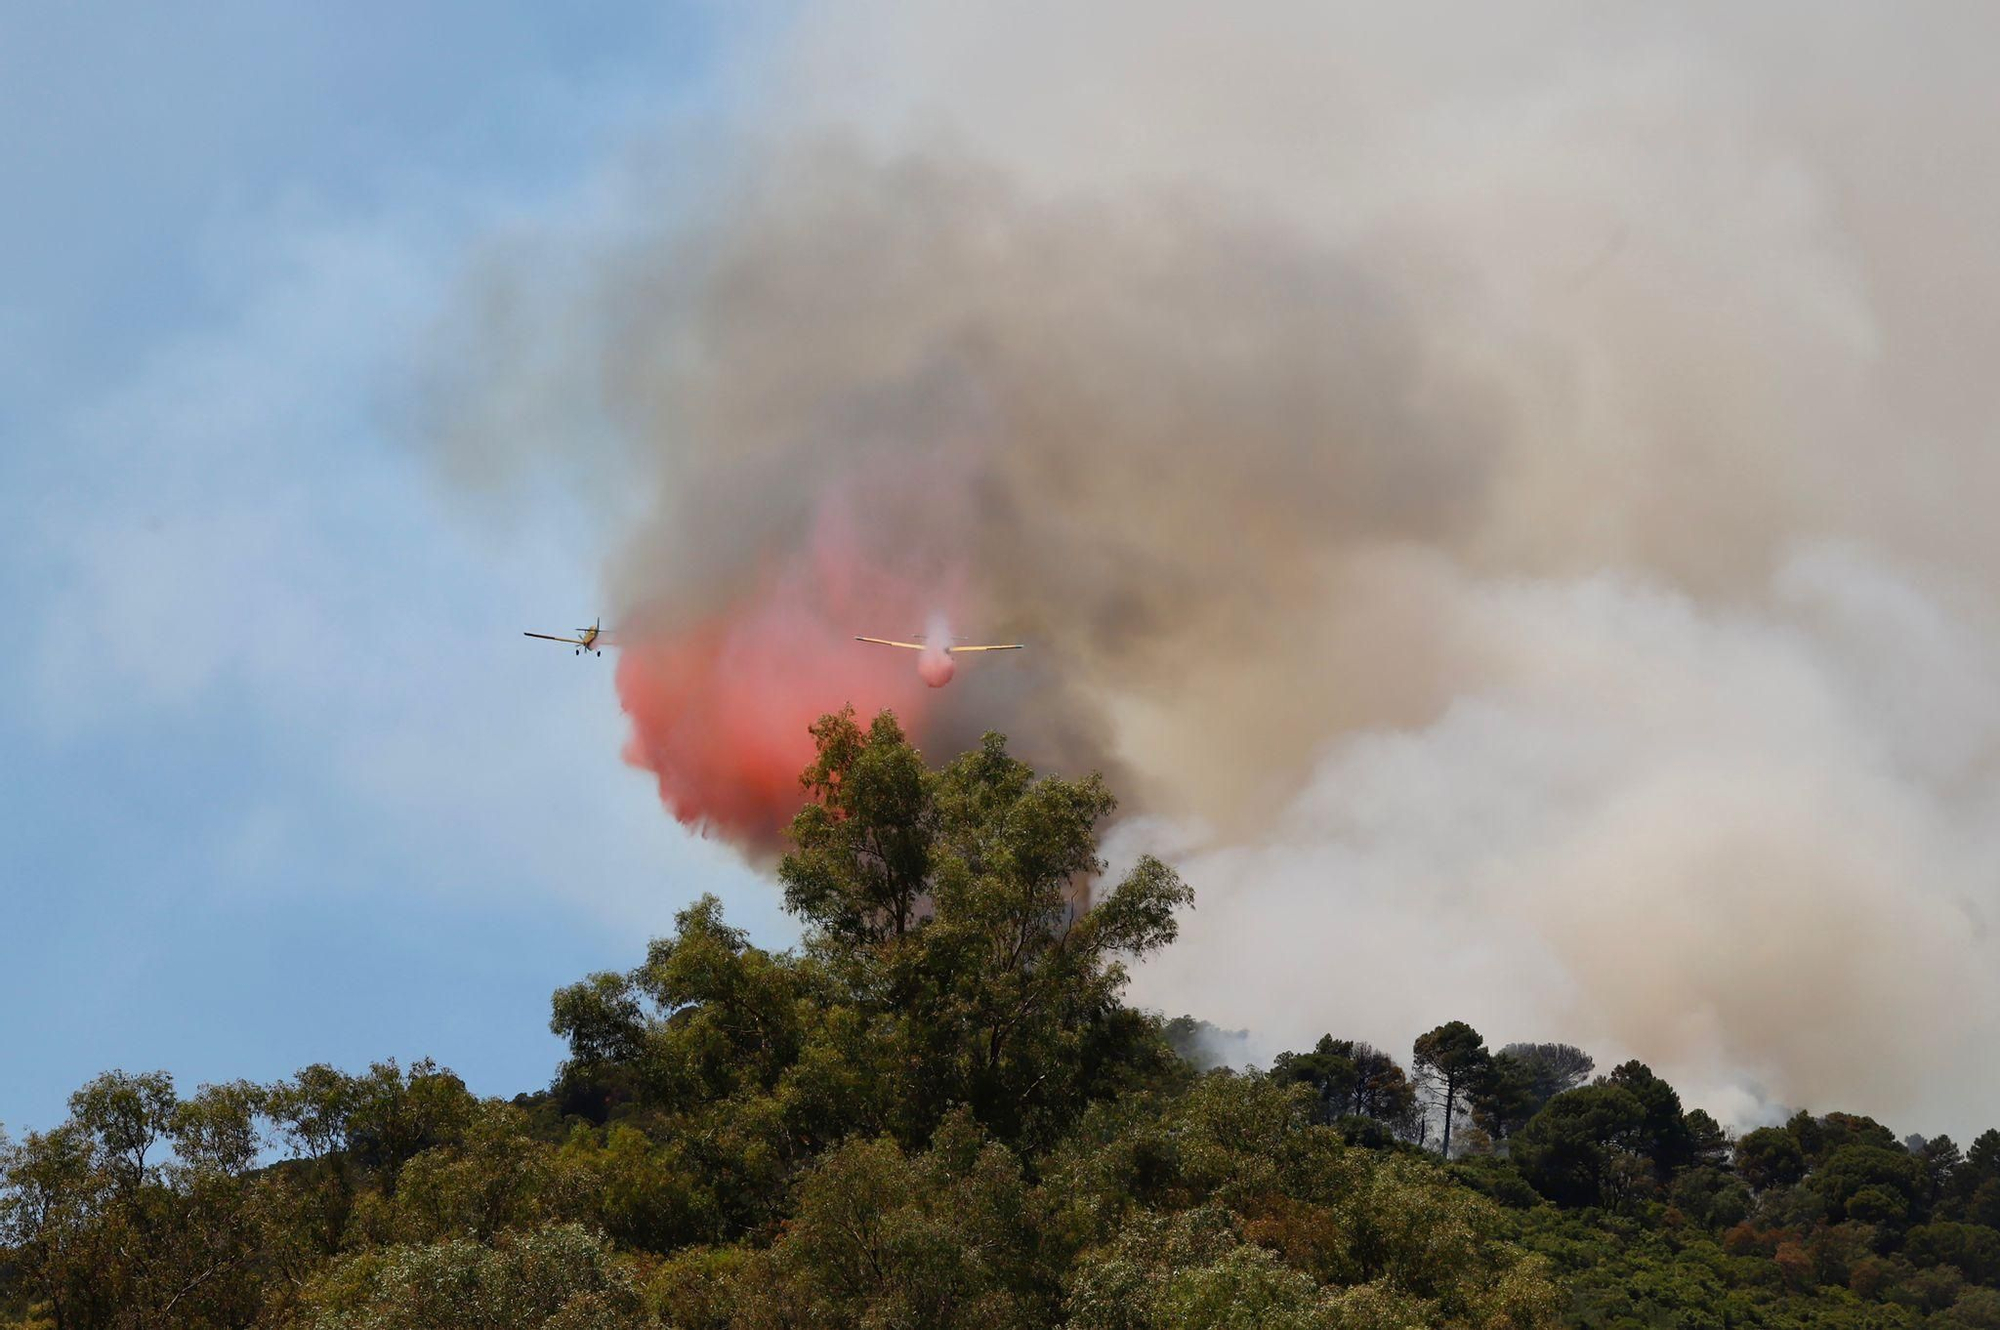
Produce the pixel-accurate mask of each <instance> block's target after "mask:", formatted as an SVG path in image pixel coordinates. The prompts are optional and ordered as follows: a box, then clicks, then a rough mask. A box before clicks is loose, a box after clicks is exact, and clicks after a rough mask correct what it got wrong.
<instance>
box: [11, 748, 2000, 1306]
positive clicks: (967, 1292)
mask: <svg viewBox="0 0 2000 1330" xmlns="http://www.w3.org/2000/svg"><path fill="white" fill-rule="evenodd" d="M813 733H814V737H815V739H816V741H817V745H818V748H817V757H816V759H815V761H814V763H813V765H812V766H811V767H810V768H809V769H808V770H807V771H806V772H805V774H804V776H803V779H802V787H801V788H802V792H803V794H804V795H805V796H806V803H805V807H804V808H803V810H802V811H801V812H800V814H799V816H798V818H797V819H796V820H795V821H794V823H793V825H792V840H793V851H792V853H791V854H790V855H788V856H787V857H786V858H785V860H784V861H783V863H782V865H781V867H780V869H779V878H780V881H781V882H782V884H783V886H784V890H785V895H786V901H787V904H788V905H789V906H790V908H791V909H792V910H793V911H794V912H795V913H796V914H797V915H798V916H799V918H800V919H801V920H802V921H803V923H804V924H805V926H806V936H805V941H804V943H803V944H802V945H801V946H800V947H799V948H798V949H797V950H795V951H790V952H779V953H774V952H769V951H766V950H763V949H761V948H758V947H756V946H754V945H752V943H751V941H750V939H749V938H748V936H747V935H746V934H744V933H743V932H742V931H741V930H740V929H737V928H735V927H734V926H732V925H731V924H729V923H728V922H727V920H726V919H725V918H724V915H723V911H722V907H721V905H720V903H719V902H717V901H715V900H714V899H712V898H707V897H704V898H702V899H699V900H697V901H695V902H693V903H692V904H690V905H689V906H687V908H685V909H683V910H682V911H681V912H680V913H679V915H678V916H676V919H675V926H674V929H673V931H672V932H671V933H670V934H669V935H668V936H666V937H663V938H659V939H655V940H654V941H653V942H652V943H651V944H650V945H649V946H648V947H647V948H646V950H645V953H644V956H643V959H641V960H640V963H639V964H637V965H635V966H634V967H633V968H632V969H630V970H629V971H623V972H618V971H605V972H601V973H597V974H592V975H589V976H586V977H584V978H583V979H581V980H579V981H578V982H577V983H574V984H571V985H568V986H566V987H564V988H562V989H560V990H559V991H558V992H556V993H555V995H554V997H553V1000H552V1003H551V1019H550V1028H551V1029H552V1030H554V1031H555V1032H556V1033H557V1034H558V1035H560V1036H561V1037H562V1038H563V1039H564V1040H565V1041H566V1043H567V1045H568V1050H569V1054H568V1057H567V1058H566V1059H565V1060H564V1061H563V1063H562V1065H561V1066H560V1067H559V1068H558V1069H557V1072H556V1075H555V1078H554V1080H553V1083H552V1084H551V1085H550V1086H549V1088H548V1089H547V1090H546V1091H541V1092H537V1093H535V1094H530V1095H522V1096H519V1097H517V1098H516V1099H515V1100H513V1101H512V1102H501V1101H498V1100H482V1099H480V1098H478V1097H476V1096H474V1095H473V1094H471V1093H470V1092H469V1091H468V1090H467V1089H466V1087H465V1085H464V1084H463V1083H462V1082H461V1081H460V1080H459V1079H458V1078H457V1077H456V1076H454V1075H452V1073H451V1072H449V1071H448V1070H445V1069H443V1068H440V1067H437V1066H435V1065H434V1064H432V1063H429V1062H419V1063H416V1064H415V1065H413V1066H410V1067H408V1068H407V1069H405V1068H403V1067H401V1066H399V1065H398V1064H396V1063H394V1062H382V1063H378V1064H376V1065H374V1066H372V1067H370V1068H368V1069H367V1070H366V1071H365V1072H361V1073H358V1074H357V1073H349V1072H345V1071H341V1070H338V1069H336V1068H333V1067H329V1066H325V1065H321V1064H315V1065H312V1066H308V1067H305V1068H303V1069H302V1070H300V1071H299V1072H298V1074H297V1075H296V1076H293V1077H291V1078H289V1079H286V1080H283V1081H280V1082H277V1083H275V1084H270V1085H253V1084H249V1083H245V1082H233V1083H229V1084H223V1085H213V1086H202V1087H199V1088H198V1089H196V1090H195V1091H194V1092H193V1093H192V1094H189V1095H185V1096H183V1095H182V1094H181V1092H180V1091H179V1089H178V1087H176V1086H175V1085H174V1083H173V1081H172V1080H171V1079H170V1078H169V1077H167V1076H166V1075H164V1074H162V1073H157V1072H154V1073H142V1074H132V1073H126V1072H116V1071H114V1072H110V1073H107V1074H106V1075H104V1076H101V1077H99V1078H97V1079H96V1080H94V1081H92V1082H91V1083H90V1084H88V1085H86V1086H84V1087H83V1088H82V1089H80V1090H79V1091H78V1092H77V1094H76V1095H75V1096H74V1097H73V1098H72V1100H71V1104H70V1117H69V1120H68V1121H66V1122H64V1123H63V1124H61V1125H60V1126H57V1127H55V1128H53V1129H51V1130H49V1131H45V1132H30V1133H28V1134H26V1135H25V1136H23V1137H22V1138H21V1140H20V1141H19V1142H9V1141H7V1140H6V1138H4V1137H0V1324H15V1325H22V1326H27V1325H33V1326H38V1327H41V1326H53V1327H57V1328H58V1330H72V1328H74V1330H87V1328H91V1327H134V1328H137V1327H179V1326H189V1327H225V1326H227V1327H293V1328H295V1330H361V1328H363V1327H371V1328H372V1327H383V1328H385V1330H386V1328H387V1327H416V1328H418V1330H422V1328H424V1327H436V1328H438V1330H442V1328H443V1327H475V1328H476V1327H494V1328H495V1330H497V1328H498V1327H516V1326H519V1327H547V1328H549V1330H609V1328H610V1327H666V1326H674V1327H708V1328H712V1330H725V1328H729V1327H742V1328H744V1330H759V1328H763V1327H773V1328H775V1327H781V1326H783V1327H792V1326H802V1327H814V1328H815V1330H833V1328H836V1327H839V1328H845V1327H853V1328H854V1330H861V1328H862V1327H870V1328H871V1330H872V1328H874V1327H884V1328H886V1327H977V1328H978V1330H1015V1328H1016V1327H1018V1328H1020V1330H1029V1328H1031V1327H1044V1326H1054V1325H1076V1326H1079V1327H1086V1328H1087V1330H1142V1328H1147V1327H1175V1328H1176V1330H1183V1328H1189V1327H1218V1328H1219V1327H1252V1326H1257V1327H1265V1326H1278V1327H1302V1328H1303V1327H1314V1328H1317V1327H1328V1328H1332V1327H1380V1328H1383V1330H1386V1328H1388V1327H1418V1326H1423V1327H1431V1326H1441V1327H1479V1328H1480V1330H1507V1328H1515V1330H1529V1328H1531V1327H1552V1326H1555V1325H1559V1324H1569V1325H1587V1326H1599V1325H1601V1326H1620V1327H1627V1326H1669V1325H1671V1326H1693V1327H1706V1326H1715V1327H1722V1326H1731V1327H1734V1326H1806V1325H1811V1326H1834V1327H1838V1326H1914V1325H1920V1324H1934V1325H1938V1326H1944V1327H1964V1328H1967V1330H1990V1328H1991V1327H2000V1133H1996V1132H1986V1133H1984V1134H1982V1135H1981V1136H1979V1137H1978V1138H1976V1139H1975V1140H1974V1141H1973V1142H1972V1144H1971V1145H1970V1146H1969V1147H1968V1148H1967V1149H1965V1150H1964V1151H1963V1152H1961V1151H1960V1150H1959V1148H1958V1146H1957V1145H1956V1144H1955V1143H1953V1142H1952V1141H1950V1140H1949V1139H1948V1138H1943V1137H1939V1138H1935V1139H1932V1140H1928V1141H1926V1140H1923V1139H1921V1138H1911V1140H1910V1141H1909V1142H1907V1143H1902V1142H1898V1141H1897V1140H1896V1139H1895V1138H1894V1137H1893V1135H1892V1134H1891V1133H1890V1132H1889V1131H1888V1129H1887V1128H1886V1127H1884V1126H1882V1125H1881V1124H1879V1123H1876V1122H1874V1121H1873V1120H1871V1119H1868V1118H1865V1117H1859V1116H1856V1115H1850V1114H1841V1113H1827V1114H1823V1115H1819V1116H1814V1115H1812V1114H1805V1113H1802V1114H1800V1115H1798V1116H1796V1117H1794V1118H1793V1119H1792V1120H1791V1121H1790V1122H1788V1123H1786V1124H1785V1125H1784V1126H1782V1127H1766V1128H1761V1129H1759V1130H1756V1131H1752V1132H1749V1133H1747V1134H1745V1135H1744V1136H1743V1137H1742V1138H1741V1139H1739V1140H1736V1141H1734V1142H1731V1141H1730V1140H1729V1138H1728V1136H1727V1135H1726V1133H1724V1132H1723V1130H1722V1129H1721V1128H1720V1127H1719V1126H1718V1125H1717V1124H1716V1123H1715V1122H1714V1121H1713V1119H1711V1118H1709V1117H1708V1116H1707V1115H1706V1114H1705V1113H1702V1112H1701V1111H1699V1110H1686V1109H1685V1108H1684V1106H1683V1105H1682V1102H1681V1099H1680V1096H1679V1095H1678V1094H1677V1093H1676V1092H1675V1091H1674V1089H1673V1087H1671V1086H1670V1085H1668V1084H1666V1083H1665V1082H1664V1081H1663V1080H1661V1079H1660V1078H1659V1077H1658V1076H1656V1075H1655V1074H1654V1073H1653V1072H1652V1071H1651V1070H1650V1069H1649V1068H1647V1067H1645V1066H1644V1065H1643V1064H1640V1063H1637V1062H1628V1063H1625V1064H1623V1065H1621V1066H1619V1067H1616V1068H1614V1069H1613V1070H1612V1071H1611V1072H1609V1073H1608V1074H1606V1075H1604V1076H1600V1077H1597V1078H1596V1079H1595V1080H1594V1081H1592V1080H1590V1076H1591V1073H1592V1072H1593V1071H1594V1069H1595V1066H1594V1063H1593V1062H1592V1060H1591V1059H1590V1057H1589V1056H1588V1055H1587V1054H1585V1053H1583V1052H1582V1051H1581V1050H1578V1049H1576V1048H1573V1047H1571V1046H1568V1045H1564V1044H1509V1045H1506V1046H1505V1047H1503V1048H1501V1049H1500V1050H1499V1051H1498V1052H1491V1051H1489V1050H1488V1048H1487V1046H1486V1042H1485V1040H1484V1038H1483V1037H1482V1036H1481V1035H1480V1034H1479V1033H1478V1032H1477V1031H1476V1030H1474V1029H1473V1028H1472V1027H1471V1026H1470V1025H1467V1024H1466V1023H1465V1022H1463V1021H1449V1022H1446V1023H1444V1024H1442V1025H1439V1026H1438V1027H1436V1028H1435V1029H1433V1030H1431V1031H1430V1032H1429V1033H1427V1034H1426V1035H1424V1036H1423V1037H1422V1038H1420V1039H1419V1040H1417V1042H1416V1044H1415V1046H1414V1048H1413V1049H1412V1054H1413V1056H1412V1058H1411V1062H1410V1069H1411V1070H1410V1071H1407V1072H1406V1071H1405V1069H1404V1067H1403V1066H1401V1065H1399V1064H1398V1063H1397V1061H1396V1059H1395V1058H1394V1057H1392V1056H1390V1055H1389V1054H1387V1053H1385V1052H1383V1051H1382V1050H1380V1049H1378V1048H1376V1047H1374V1046H1372V1045H1370V1044H1368V1043H1366V1042H1363V1041H1360V1040H1355V1039H1336V1038H1334V1037H1333V1036H1332V1035H1331V1034H1329V1035H1327V1036H1325V1037H1323V1038H1321V1039H1320V1040H1319V1041H1318V1042H1317V1043H1316V1044H1315V1045H1314V1046H1313V1047H1312V1048H1311V1049H1310V1050H1309V1051H1306V1052H1301V1053H1287V1054H1283V1055H1281V1056H1279V1057H1278V1058H1277V1059H1276V1060H1275V1061H1274V1062H1273V1064H1272V1066H1271V1068H1270V1071H1269V1072H1268V1073H1255V1072H1252V1073H1245V1074H1239V1073H1236V1072H1231V1071H1228V1070H1226V1069H1221V1068H1219V1067H1214V1066H1212V1065H1211V1064H1212V1063H1213V1061H1214V1059H1213V1058H1212V1057H1210V1055H1209V1053H1208V1052H1206V1051H1205V1050H1206V1049H1207V1048H1208V1047H1209V1046H1210V1045H1214V1044H1217V1043H1218V1042H1225V1041H1226V1040H1227V1039H1228V1038H1229V1036H1227V1035H1225V1034H1224V1033H1223V1032H1220V1031H1216V1030H1214V1029H1213V1027H1208V1026H1205V1025H1204V1024H1203V1023H1201V1022H1198V1021H1195V1020H1194V1019H1192V1018H1180V1019H1178V1020H1176V1021H1173V1022H1162V1021H1161V1020H1160V1019H1158V1018H1157V1017H1155V1016H1152V1015H1150V1014H1148V1013H1145V1012H1141V1011H1137V1010H1134V1009H1133V1008H1131V1007H1129V1006H1127V1005H1126V1004H1125V1003H1124V1001H1123V999H1122V994H1123V989H1124V985H1125V969H1124V967H1125V965H1126V964H1127V963H1128V962H1129V961H1131V960H1132V959H1133V958H1135V957H1141V956H1144V955H1146V954H1148V953H1150V952H1153V951H1155V950H1157V949H1159V948H1161V947H1164V946H1167V945H1169V944H1170V943H1171V942H1172V941H1173V938H1174V935H1175V931H1176V920H1177V917H1178V915H1179V913H1180V912H1181V911H1182V910H1184V909H1186V908H1188V906H1189V905H1190V904H1191V895H1190V893H1189V891H1188V889H1187V887H1186V886H1185V885H1184V884H1183V883H1182V882H1181V881H1180V879H1179V878H1178V877H1177V876H1176V875H1175V874H1174V872H1173V871H1172V870H1171V869H1170V868H1168V867H1167V866H1166V865H1165V864H1163V863H1161V862H1159V861H1157V860H1154V859H1141V860H1140V861H1139V862H1138V863H1136V864H1135V865H1133V866H1132V868H1131V869H1130V870H1129V871H1128V872H1126V873H1125V874H1124V875H1123V876H1122V877H1121V878H1119V879H1118V880H1117V881H1115V882H1107V881H1106V880H1105V877H1104V874H1105V865H1104V862H1103V860H1102V859H1101V857H1100V855H1099V852H1098V841H1097V829H1098V827H1099V826H1100V824H1101V823H1102V822H1103V820H1104V819H1105V818H1106V817H1107V816H1108V815H1109V814H1110V813H1111V811H1112V809H1113V801H1112V799H1111V796H1110V794H1109V793H1108V791H1107V790H1106V789H1105V788H1104V786H1103V783H1102V782H1101V781H1100V780H1098V779H1097V778H1096V777H1087V778H1084V779H1066V778H1061V777H1054V776H1040V775H1037V774H1036V773H1035V772H1033V771H1031V770H1029V769H1028V768H1027V767H1026V766H1025V765H1023V764H1022V763H1020V762H1019V761H1018V760H1016V759H1015V758H1014V757H1012V756H1011V755H1010V754H1009V753H1008V751H1007V749H1006V745H1005V744H1004V743H1003V742H1002V741H1001V740H1000V739H999V738H998V736H988V737H987V738H986V739H985V741H984V742H983V743H982V744H981V745H980V747H979V748H977V749H976V750H974V751H973V752H971V753H968V754H966V755H964V756H962V757H961V758H959V759H958V760H957V761H955V762H952V763H950V764H949V765H947V766H945V767H943V768H941V769H933V768H931V767H929V766H928V765H927V764H925V762H924V761H923V760H922V758H921V757H920V755H919V754H918V753H917V752H916V751H915V750H914V749H913V748H912V747H911V746H910V744H909V743H908V742H907V740H906V739H905V737H904V735H903V734H902V732H901V730H900V729H899V727H898V726H897V724H896V722H895V720H894V718H893V717H892V716H888V715H883V716H878V717H876V718H875V719H874V720H873V721H872V722H870V723H869V724H868V725H867V726H866V727H863V726H862V725H860V724H859V723H858V722H857V721H856V719H855V717H854V716H853V715H852V714H851V713H846V712H844V713H841V714H839V715H833V716H828V717H825V718H823V719H822V720H821V721H820V722H819V723H818V724H817V725H816V726H815V727H814V730H813ZM1177 1050H1179V1051H1177ZM1194 1059H1200V1060H1201V1062H1202V1065H1197V1063H1196V1061H1194Z"/></svg>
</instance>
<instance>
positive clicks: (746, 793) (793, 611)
mask: <svg viewBox="0 0 2000 1330" xmlns="http://www.w3.org/2000/svg"><path fill="white" fill-rule="evenodd" d="M840 525H841V524H839V523H827V522H822V523H821V524H820V529H819V531H818V532H817V534H816V538H815V540H814V542H813V544H812V546H811V547H810V549H809V550H807V551H806V552H805V553H804V554H803V555H802V556H801V557H800V558H799V559H798V561H797V562H796V563H795V564H794V565H793V566H791V567H789V568H786V569H784V570H782V571H780V572H778V573H776V574H774V575H773V576H771V577H769V578H768V579H766V581H765V582H764V583H763V584H762V585H761V586H759V587H758V588H757V589H756V590H755V591H754V592H753V593H752V594H750V595H748V596H746V597H744V598H743V599H741V600H739V601H738V602H737V603H735V604H733V605H731V606H729V607H728V608H727V609H725V610H723V611H722V612H720V613H719V614H717V615H715V616H713V617H711V618H709V619H707V620H705V621H703V622H700V623H698V624H695V625H693V626H692V627H689V628H686V629H685V630H682V631H678V632H674V633H671V634H664V633H663V634H659V635H646V634H643V633H642V634H641V635H640V636H639V637H638V638H637V639H636V640H633V641H628V642H626V643H624V644H623V645H622V647H621V651H620V655H619V660H618V673H617V680H618V697H619V701H620V703H621V704H622V705H623V707H624V709H625V713H626V714H627V715H628V716H630V717H631V721H632V733H631V737H630V738H629V739H628V740H627V742H626V745H625V760H626V761H627V762H629V763H631V764H632V765H633V766H636V767H641V768H644V769H645V770H647V771H650V772H652V773H653V774H654V776H655V777H657V778H658V780H659V785H660V800H661V802H662V803H664V804H665V805H666V806H667V810H668V811H669V812H671V813H672V814H673V815H674V816H675V817H676V818H678V819H679V820H680V821H681V822H683V823H685V824H687V825H689V826H692V827H698V828H701V829H703V830H713V831H716V832H719V833H720V834H722V835H724V836H726V837H727V838H729V839H730V840H732V841H735V842H736V843H738V844H742V845H746V846H749V847H753V848H760V849H769V848H772V847H774V846H775V845H777V844H778V842H779V833H780V832H781V831H782V830H783V828H784V827H785V825H786V824H787V823H789V822H790V821H791V819H792V816H793V814H795V813H797V812H798V810H799V806H800V804H801V803H802V802H803V800H804V797H805V796H804V794H803V792H802V791H801V789H800V787H799V773H800V772H802V771H803V770H804V769H805V768H806V766H807V765H808V764H809V763H810V762H811V761H812V757H813V742H812V736H811V735H810V734H809V733H808V732H807V729H808V727H809V726H810V725H811V724H812V723H813V722H814V721H815V720H817V719H818V718H819V717H820V716H822V715H824V714H826V713H827V712H829V711H838V710H839V709H840V708H841V707H843V706H846V705H848V704H850V703H851V704H852V705H853V706H854V709H855V712H856V714H857V715H858V716H859V717H860V718H861V720H862V723H863V724H866V723H867V720H868V719H869V718H870V717H872V716H873V715H874V714H875V713H876V712H878V711H880V710H882V709H883V708H885V707H886V708H890V709H892V710H894V711H895V713H896V715H897V717H898V718H899V719H901V720H902V722H903V724H904V726H905V728H906V729H907V730H908V731H909V732H910V733H912V734H920V733H921V732H922V724H923V720H924V715H925V713H926V711H927V710H928V709H929V707H930V705H931V703H932V701H933V700H934V699H935V697H936V694H935V693H933V692H931V690H930V689H929V688H927V687H925V686H924V683H923V681H922V680H921V679H919V678H918V676H917V672H916V670H915V669H914V668H913V664H914V662H913V661H912V660H911V659H910V656H909V653H907V652H901V651H885V650H883V649H881V648H879V647H871V646H868V645H865V644H863V643H859V642H856V641H855V640H854V636H855V634H856V633H857V632H874V633H881V634H883V635H889V634H901V633H904V632H907V631H909V626H910V625H911V624H913V623H921V622H923V619H924V609H925V608H926V607H925V606H924V604H923V598H922V594H921V593H920V592H918V591H917V590H916V589H915V588H914V587H913V586H910V585H907V584H905V583H904V582H903V581H902V580H900V579H898V578H895V577H893V576H891V575H889V574H887V573H884V572H882V571H880V570H878V569H874V568H871V567H869V566H868V565H867V563H866V561H865V560H864V559H863V557H862V556H861V555H860V553H859V551H858V550H857V548H856V546H855V542H853V541H852V540H851V539H847V538H844V537H843V536H842V535H841V534H840V531H839V527H840Z"/></svg>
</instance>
